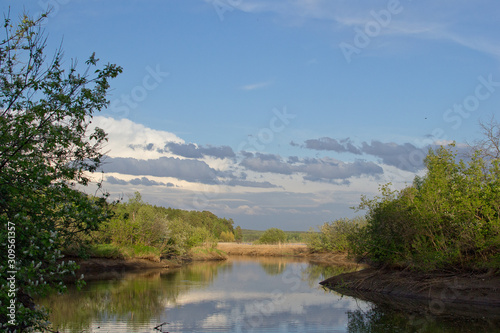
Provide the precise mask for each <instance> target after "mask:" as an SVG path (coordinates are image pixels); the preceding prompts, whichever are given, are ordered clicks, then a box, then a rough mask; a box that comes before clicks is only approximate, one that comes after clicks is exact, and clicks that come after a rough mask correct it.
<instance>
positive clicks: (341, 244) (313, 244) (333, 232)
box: [306, 217, 366, 252]
mask: <svg viewBox="0 0 500 333" xmlns="http://www.w3.org/2000/svg"><path fill="white" fill-rule="evenodd" d="M365 224H366V220H365V218H363V217H355V218H353V219H348V218H343V219H338V220H335V221H333V222H326V223H324V224H323V225H322V226H321V227H319V232H317V231H315V230H314V229H312V228H311V229H310V230H309V233H308V234H307V237H306V244H307V247H308V248H309V250H310V251H311V252H346V251H348V250H350V249H351V248H352V243H353V242H355V241H356V236H357V233H358V231H359V229H360V228H361V227H362V226H364V225H365Z"/></svg>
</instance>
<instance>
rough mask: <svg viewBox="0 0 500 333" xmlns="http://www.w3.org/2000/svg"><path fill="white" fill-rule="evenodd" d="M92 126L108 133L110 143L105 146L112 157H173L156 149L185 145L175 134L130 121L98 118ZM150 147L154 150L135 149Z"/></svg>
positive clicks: (107, 153)
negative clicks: (168, 145) (169, 145)
mask: <svg viewBox="0 0 500 333" xmlns="http://www.w3.org/2000/svg"><path fill="white" fill-rule="evenodd" d="M92 125H93V126H94V127H99V128H102V129H103V130H104V131H105V132H106V133H108V143H107V144H106V145H105V147H104V151H105V152H106V155H108V156H110V157H132V158H136V159H152V158H158V157H161V156H172V155H169V154H165V153H160V152H158V151H157V150H156V148H163V147H164V146H165V143H166V142H175V143H184V140H182V139H181V138H179V137H178V136H177V135H175V134H173V133H170V132H166V131H159V130H154V129H152V128H149V127H146V126H144V125H142V124H137V123H134V122H133V121H131V120H128V119H114V118H111V117H103V116H97V117H94V118H93V120H92ZM148 145H151V147H152V148H154V149H150V150H145V149H135V148H133V147H147V146H148Z"/></svg>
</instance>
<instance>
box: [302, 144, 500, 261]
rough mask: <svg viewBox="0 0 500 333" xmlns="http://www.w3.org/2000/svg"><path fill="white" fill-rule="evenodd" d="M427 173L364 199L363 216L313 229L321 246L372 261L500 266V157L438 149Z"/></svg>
mask: <svg viewBox="0 0 500 333" xmlns="http://www.w3.org/2000/svg"><path fill="white" fill-rule="evenodd" d="M425 165H426V168H427V173H426V175H425V176H423V177H415V179H414V181H413V183H412V184H411V185H409V186H407V187H405V188H404V189H402V190H400V191H395V190H391V189H390V186H391V184H387V185H384V186H382V187H381V189H380V196H378V197H375V198H373V199H368V198H367V197H362V201H361V204H360V205H359V207H358V208H359V209H366V210H367V214H366V221H363V219H357V220H354V221H350V220H345V219H343V220H337V221H334V222H331V223H327V224H325V225H323V226H322V227H321V229H320V232H319V233H311V236H310V238H309V241H308V244H309V245H310V247H311V248H312V249H316V250H333V251H348V252H350V253H351V254H352V255H354V256H356V257H358V258H364V259H366V260H368V261H369V262H372V263H374V264H380V265H389V266H392V267H400V268H411V269H416V270H435V269H454V270H457V269H459V270H486V269H493V270H498V269H500V160H499V159H498V157H496V158H492V157H491V156H489V155H488V154H485V153H484V151H483V150H475V151H474V152H473V153H472V156H470V157H468V158H467V159H466V160H463V159H460V160H459V159H458V157H457V153H456V152H455V148H454V146H453V145H451V146H448V147H440V148H438V149H435V150H430V151H429V153H428V155H427V157H426V159H425Z"/></svg>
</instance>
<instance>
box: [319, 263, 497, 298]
mask: <svg viewBox="0 0 500 333" xmlns="http://www.w3.org/2000/svg"><path fill="white" fill-rule="evenodd" d="M320 284H321V285H323V286H326V287H328V288H330V289H333V290H335V291H337V292H340V293H342V294H345V295H348V296H355V297H358V298H362V299H366V300H373V299H380V297H381V296H390V297H398V298H409V299H416V300H426V301H431V302H434V303H435V304H441V303H443V304H444V303H455V304H460V303H467V304H477V305H488V306H495V307H497V306H498V307H500V275H498V274H493V273H492V272H490V273H484V274H472V273H467V274H466V273H462V274H457V273H452V272H449V273H444V272H439V273H418V272H411V271H405V270H392V269H375V268H367V269H364V270H360V271H357V272H352V273H345V274H340V275H337V276H334V277H331V278H329V279H327V280H325V281H322V282H321V283H320Z"/></svg>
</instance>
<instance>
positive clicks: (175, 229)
mask: <svg viewBox="0 0 500 333" xmlns="http://www.w3.org/2000/svg"><path fill="white" fill-rule="evenodd" d="M110 209H111V212H112V217H111V218H110V219H109V220H107V221H105V222H103V223H101V225H100V227H99V229H98V230H97V231H95V232H93V233H91V234H90V235H83V237H85V238H84V239H81V240H80V243H79V244H75V245H73V248H72V247H69V248H68V249H67V251H68V252H70V253H71V252H73V253H74V252H75V251H77V253H76V254H80V255H82V254H83V256H85V255H89V256H92V255H95V256H131V257H133V256H142V257H148V256H150V257H151V256H153V257H156V258H159V257H161V256H167V257H168V256H177V255H185V254H186V253H187V252H188V251H189V249H191V248H192V247H194V246H198V245H202V244H206V245H208V246H209V247H215V245H216V244H217V242H218V241H219V240H221V238H222V240H225V239H227V238H230V239H232V240H234V239H235V236H234V228H233V223H234V222H233V220H232V219H225V218H220V217H217V216H216V215H214V214H213V213H211V212H208V211H202V212H200V211H186V210H181V209H174V208H165V207H159V206H154V205H151V204H148V203H145V202H144V201H143V200H142V197H141V194H140V193H139V192H136V193H135V194H134V196H133V197H131V198H129V199H128V201H127V202H120V203H115V204H114V205H112V206H111V207H110ZM82 246H83V247H82Z"/></svg>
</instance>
